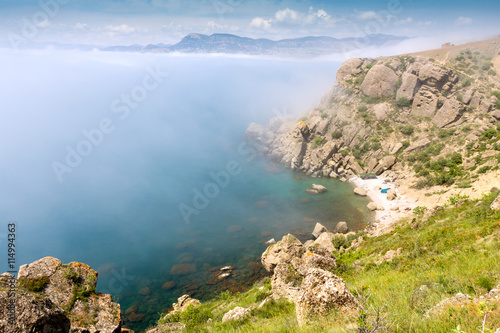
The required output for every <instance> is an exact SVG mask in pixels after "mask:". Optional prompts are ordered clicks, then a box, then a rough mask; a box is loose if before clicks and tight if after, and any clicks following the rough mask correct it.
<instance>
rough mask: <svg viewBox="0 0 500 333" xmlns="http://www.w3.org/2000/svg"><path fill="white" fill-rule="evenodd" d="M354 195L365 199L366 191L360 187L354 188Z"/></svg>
mask: <svg viewBox="0 0 500 333" xmlns="http://www.w3.org/2000/svg"><path fill="white" fill-rule="evenodd" d="M354 193H355V194H357V195H360V196H362V197H366V195H367V194H366V191H365V190H364V189H362V188H361V187H356V188H355V189H354Z"/></svg>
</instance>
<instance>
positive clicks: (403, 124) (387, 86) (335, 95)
mask: <svg viewBox="0 0 500 333" xmlns="http://www.w3.org/2000/svg"><path fill="white" fill-rule="evenodd" d="M499 51H500V40H498V39H497V40H492V41H488V42H485V43H483V44H481V45H479V46H477V45H476V44H471V45H464V46H461V47H454V48H448V49H446V50H445V51H442V52H441V53H446V57H444V58H443V59H441V60H439V58H438V60H436V59H434V58H430V57H421V56H413V55H406V56H396V57H384V58H378V59H350V60H348V61H346V62H345V63H344V64H343V65H342V66H341V67H340V68H339V70H338V72H337V83H336V84H335V86H334V87H333V88H332V89H331V90H330V91H329V92H328V93H327V94H326V95H325V96H324V97H323V99H322V100H321V102H320V103H319V104H318V105H317V106H316V107H315V108H314V110H313V111H311V112H310V113H309V114H307V116H305V117H303V118H301V119H299V120H296V121H283V120H276V119H274V120H272V121H271V122H270V124H269V125H268V126H267V127H264V126H260V125H257V124H252V125H251V126H250V128H249V129H248V131H247V137H248V138H249V139H250V140H251V141H253V142H255V143H256V144H258V145H259V146H260V147H261V148H262V150H263V152H264V153H266V154H268V155H269V156H271V157H272V158H273V159H275V160H276V161H279V162H281V163H283V164H285V165H286V166H289V167H290V168H292V169H296V170H301V171H303V172H305V173H307V174H308V175H312V176H318V177H332V178H342V177H346V178H348V177H351V176H353V175H358V174H360V173H376V174H381V173H383V172H385V171H387V170H402V169H406V170H407V171H408V172H410V173H413V174H415V175H417V176H419V177H420V178H421V179H420V182H421V183H422V184H424V185H425V184H427V185H429V186H430V185H443V184H448V185H449V184H452V183H454V182H459V181H463V180H465V179H470V178H471V177H472V178H473V177H474V175H476V174H477V172H478V171H479V170H476V169H479V168H478V166H479V165H480V164H483V163H487V164H486V165H485V166H486V167H489V169H494V168H495V167H497V165H498V159H497V158H496V156H497V154H498V153H500V145H499V143H498V142H497V141H498V139H497V138H498V137H499V136H500V135H499V133H498V132H500V127H499V126H498V125H499V120H500V102H499V100H498V98H500V77H499V75H498V73H500V55H499ZM439 52H440V51H439V50H438V51H436V54H437V55H439V54H440V53H439ZM489 169H488V170H489ZM483 170H485V168H483ZM488 170H486V171H488ZM446 175H448V176H446ZM443 177H444V179H443Z"/></svg>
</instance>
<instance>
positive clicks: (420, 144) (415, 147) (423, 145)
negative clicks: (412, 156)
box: [406, 138, 431, 153]
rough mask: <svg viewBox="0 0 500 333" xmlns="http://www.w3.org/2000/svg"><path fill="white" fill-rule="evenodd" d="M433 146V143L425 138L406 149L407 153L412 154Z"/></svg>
mask: <svg viewBox="0 0 500 333" xmlns="http://www.w3.org/2000/svg"><path fill="white" fill-rule="evenodd" d="M430 144H431V141H430V140H429V139H427V138H423V139H421V140H418V141H416V142H413V143H412V144H411V145H410V146H408V148H406V152H407V153H411V152H412V151H415V150H419V149H423V148H426V147H428V146H429V145H430Z"/></svg>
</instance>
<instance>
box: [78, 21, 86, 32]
mask: <svg viewBox="0 0 500 333" xmlns="http://www.w3.org/2000/svg"><path fill="white" fill-rule="evenodd" d="M87 27H88V25H87V24H86V23H80V22H77V23H76V24H75V29H79V30H83V29H87Z"/></svg>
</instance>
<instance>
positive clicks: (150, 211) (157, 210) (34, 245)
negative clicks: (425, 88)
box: [0, 50, 370, 330]
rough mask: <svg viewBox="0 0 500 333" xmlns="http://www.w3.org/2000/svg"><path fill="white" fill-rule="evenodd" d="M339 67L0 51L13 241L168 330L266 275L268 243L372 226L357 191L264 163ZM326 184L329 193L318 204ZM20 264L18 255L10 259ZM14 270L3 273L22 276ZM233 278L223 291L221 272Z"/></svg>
mask: <svg viewBox="0 0 500 333" xmlns="http://www.w3.org/2000/svg"><path fill="white" fill-rule="evenodd" d="M338 66H339V63H336V62H330V61H326V60H324V61H319V60H311V61H305V60H290V59H287V60H280V59H266V58H256V57H236V56H209V55H191V56H181V55H151V54H149V55H148V54H133V53H101V52H87V53H83V52H76V51H75V52H68V51H64V52H63V51H54V50H46V51H36V52H35V51H33V52H30V51H24V52H21V53H20V54H16V55H14V54H12V53H11V51H10V50H1V51H0V67H1V72H2V78H1V79H0V89H1V91H2V108H1V111H0V113H1V115H2V122H0V140H1V146H0V182H1V184H2V186H1V189H0V193H1V196H0V200H1V202H0V218H1V221H2V223H1V224H2V225H4V227H3V229H4V230H0V241H1V242H2V244H3V245H2V247H3V248H4V249H5V247H6V246H5V245H6V233H7V224H8V223H9V222H11V221H15V223H16V225H17V230H18V231H17V239H16V251H17V252H16V263H17V265H20V264H24V263H30V262H32V261H35V260H37V259H40V258H42V257H45V256H53V257H57V258H59V259H61V260H62V261H63V263H68V262H71V261H79V262H84V263H87V264H89V265H90V266H91V267H92V268H94V269H95V270H97V271H98V273H99V283H98V290H99V291H102V292H105V293H110V294H112V295H113V297H114V299H115V300H117V301H119V302H120V304H121V306H122V311H123V312H124V314H125V315H124V319H125V324H126V326H128V327H132V328H134V329H136V330H140V329H144V328H145V327H147V326H149V325H151V324H154V322H155V320H156V319H158V313H160V312H164V311H166V310H167V309H168V308H169V307H171V305H172V303H173V302H174V301H176V299H177V298H178V297H179V296H181V295H183V294H186V293H189V294H191V295H192V296H193V297H195V298H199V299H201V300H207V299H210V298H212V297H214V295H216V294H218V293H220V292H221V291H223V290H230V291H231V292H239V291H244V290H245V289H246V288H248V287H250V286H251V284H252V283H253V282H254V281H255V280H256V279H259V278H261V277H262V276H264V275H265V271H264V270H263V269H262V267H261V265H260V264H259V262H260V255H261V254H262V252H263V251H264V250H265V248H266V246H265V245H264V242H266V241H268V240H269V239H271V238H274V239H276V240H279V239H281V237H282V236H283V235H285V234H287V233H293V234H295V235H296V236H297V237H298V238H299V239H300V240H302V241H305V240H307V239H310V238H311V235H310V233H311V232H312V230H313V228H314V225H315V223H316V222H321V223H322V224H324V225H325V226H326V227H327V228H329V229H332V228H333V227H334V226H335V224H336V223H337V222H339V221H346V222H347V223H348V225H349V227H350V228H351V229H356V228H361V227H363V226H364V225H365V223H366V222H367V221H368V220H369V218H370V216H369V214H368V213H367V211H366V208H365V206H366V204H367V201H366V199H365V198H360V197H356V196H354V195H353V194H352V187H351V185H350V184H348V183H342V182H340V181H336V180H329V179H324V178H315V179H313V178H309V177H306V176H304V175H303V174H300V173H294V172H292V171H290V170H288V169H285V168H284V167H283V166H281V165H277V164H275V163H273V162H272V161H270V160H268V159H266V158H265V157H263V156H259V155H258V154H256V153H255V151H254V149H253V148H252V146H251V145H250V144H248V143H247V142H246V141H245V137H244V134H245V130H246V128H247V127H248V125H249V124H250V123H251V122H258V123H263V124H265V123H267V121H268V120H269V119H271V118H273V117H276V116H282V117H283V116H284V117H288V118H292V119H297V118H298V115H299V114H300V113H304V112H305V111H306V110H307V109H308V108H310V107H312V106H314V105H315V104H316V103H317V102H318V101H319V99H320V98H321V96H322V95H323V94H324V92H325V91H327V90H328V89H329V88H330V86H331V85H332V84H333V83H334V78H335V72H336V69H337V68H338ZM313 183H316V184H322V185H324V186H326V187H327V189H328V192H327V193H325V194H321V195H317V196H313V195H309V194H306V193H305V190H306V189H307V188H310V187H311V185H312V184H313ZM5 254H6V253H5ZM4 263H5V261H2V269H3V270H2V271H7V267H6V265H4ZM226 265H230V266H232V267H233V271H232V275H231V276H230V277H229V278H227V279H225V280H221V281H219V280H217V279H215V280H214V276H215V275H216V273H217V272H218V271H219V270H220V267H222V266H226Z"/></svg>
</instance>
